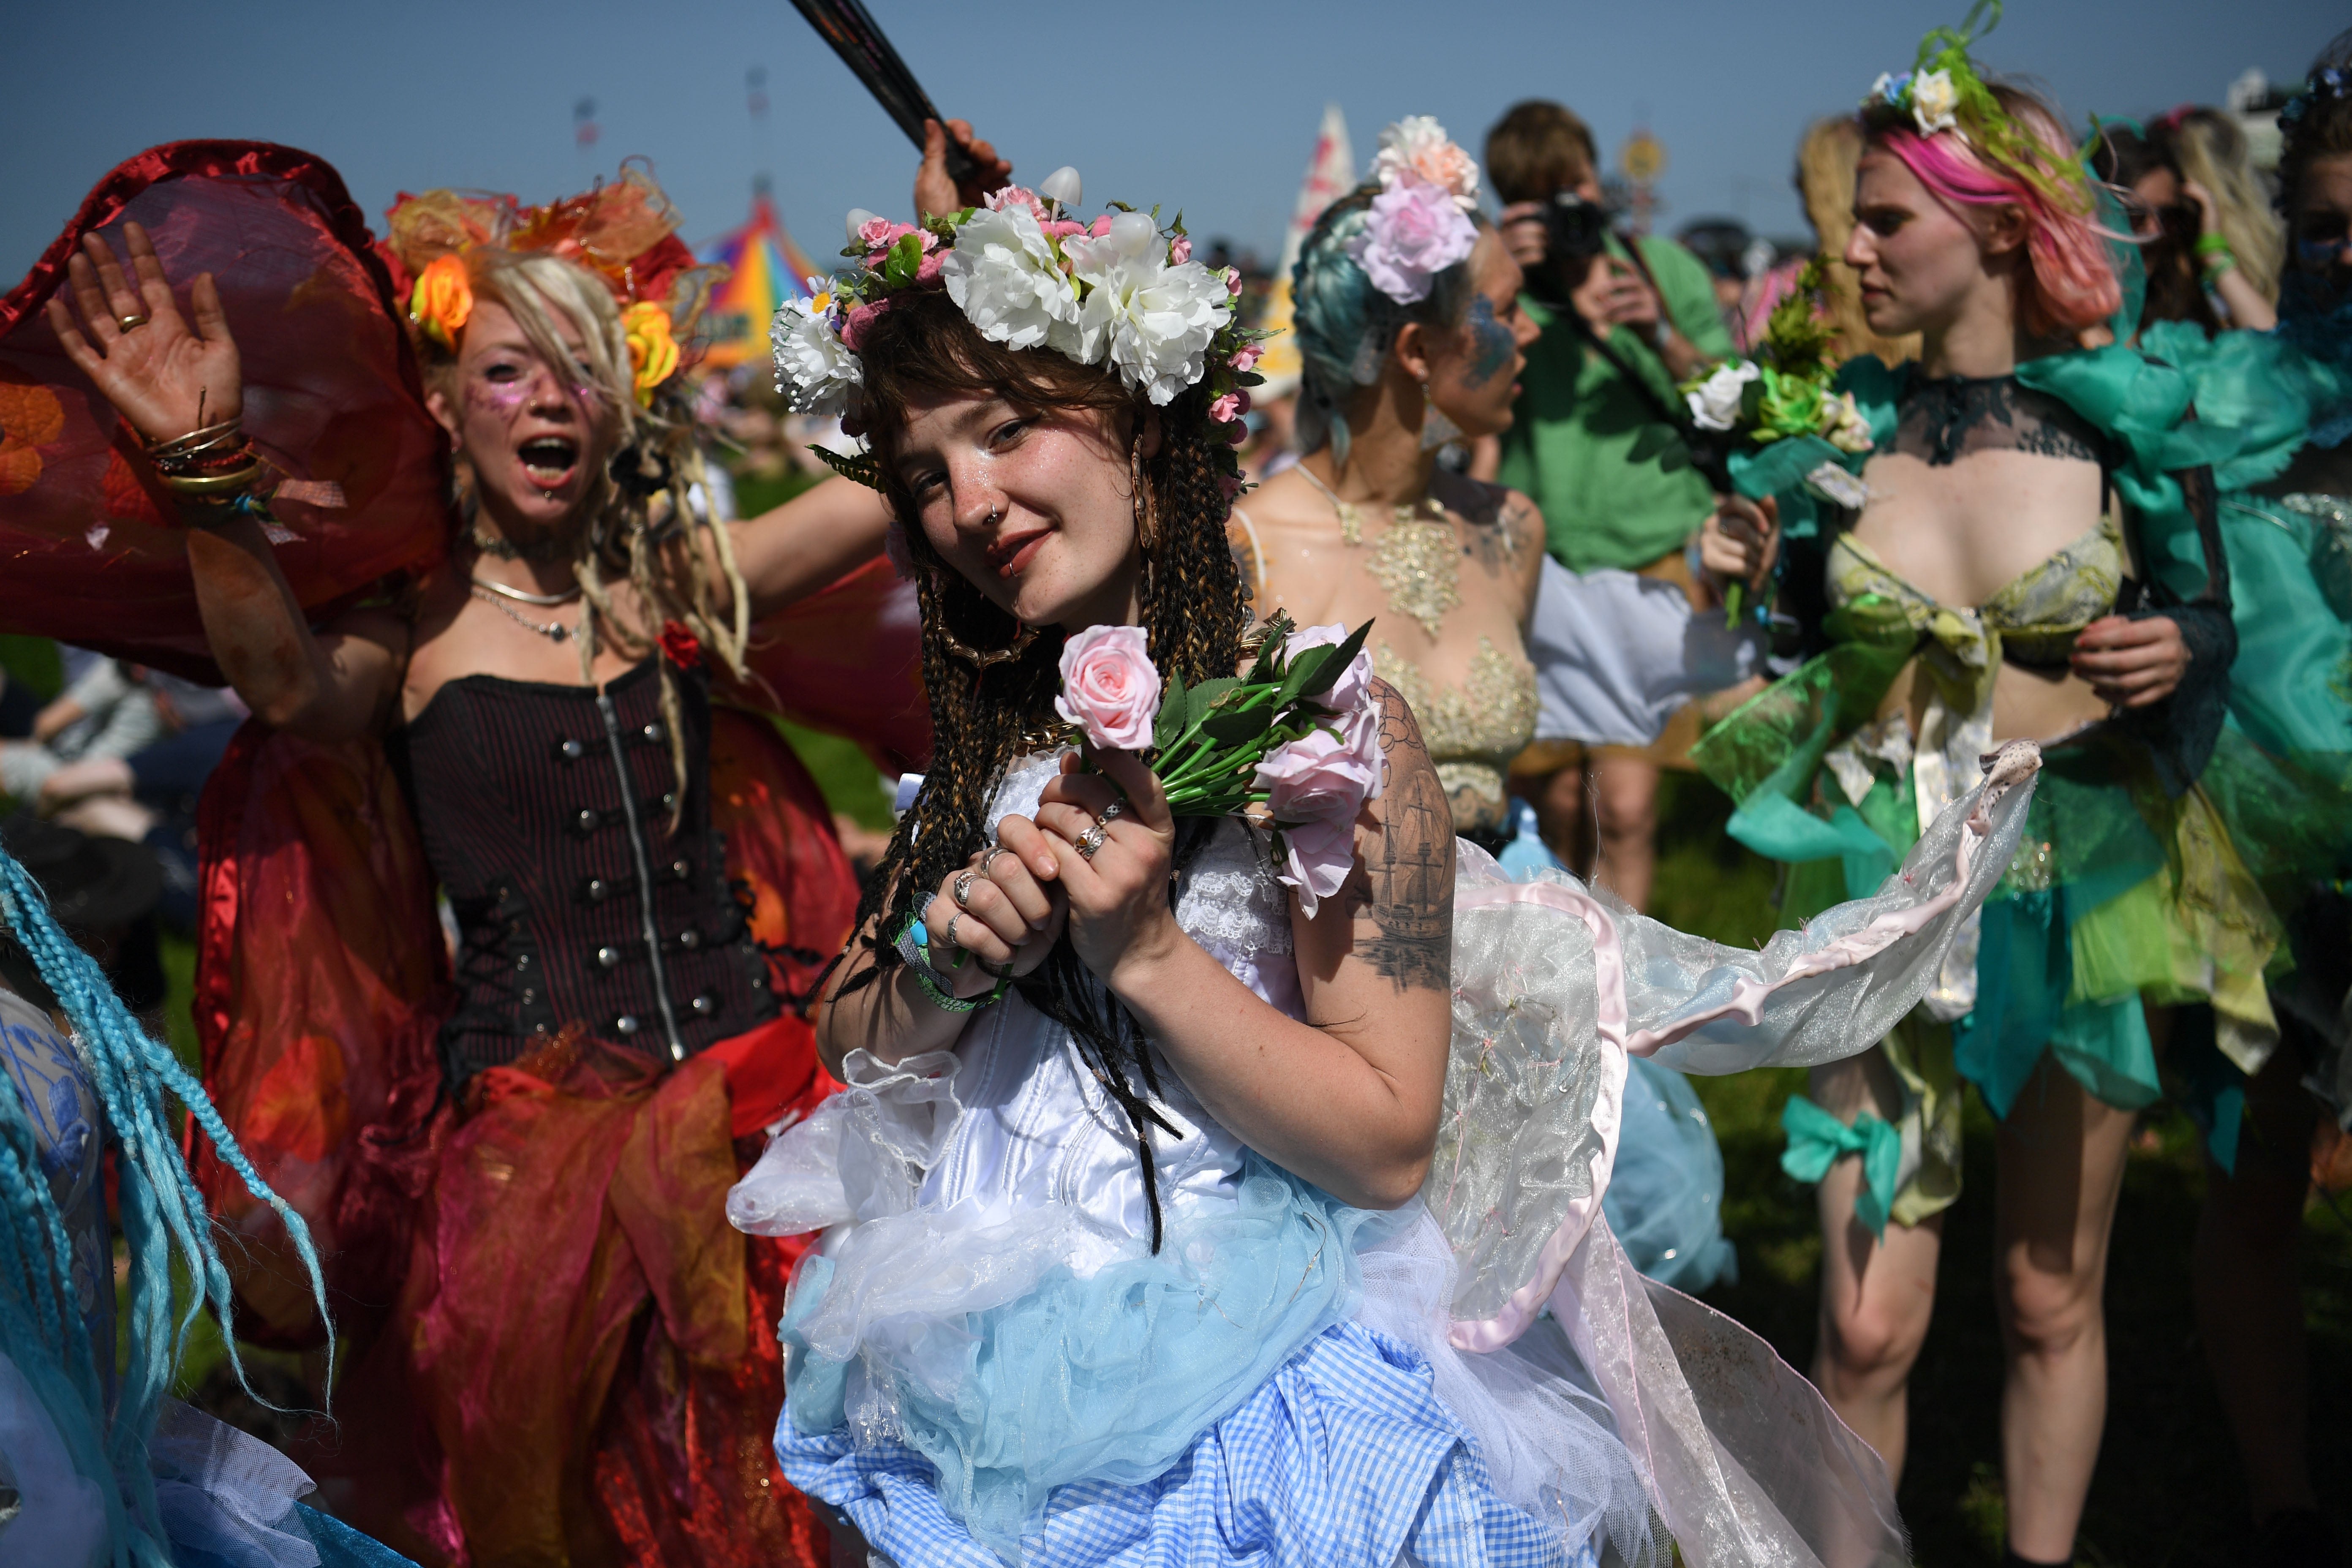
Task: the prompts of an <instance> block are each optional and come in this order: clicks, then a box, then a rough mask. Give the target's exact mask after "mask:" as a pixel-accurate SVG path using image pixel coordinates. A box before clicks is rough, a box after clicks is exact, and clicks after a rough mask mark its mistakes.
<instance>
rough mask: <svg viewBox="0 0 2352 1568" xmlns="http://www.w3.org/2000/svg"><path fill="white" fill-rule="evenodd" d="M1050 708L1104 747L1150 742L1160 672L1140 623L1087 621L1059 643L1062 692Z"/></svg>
mask: <svg viewBox="0 0 2352 1568" xmlns="http://www.w3.org/2000/svg"><path fill="white" fill-rule="evenodd" d="M1054 711H1055V712H1056V713H1059V714H1060V715H1061V716H1062V717H1063V718H1065V719H1066V720H1068V721H1070V722H1071V723H1073V724H1076V726H1077V727H1078V728H1079V730H1080V731H1083V732H1084V733H1085V735H1086V737H1087V740H1089V741H1091V742H1094V743H1095V745H1096V746H1097V747H1099V748H1102V749H1103V750H1106V751H1120V752H1140V751H1143V750H1145V749H1147V748H1148V747H1150V744H1151V721H1152V720H1153V719H1154V718H1156V717H1158V715H1159V712H1160V671H1159V669H1158V668H1156V667H1154V666H1153V664H1152V662H1151V654H1150V649H1149V647H1148V646H1147V643H1146V640H1145V637H1144V632H1143V628H1142V627H1141V626H1088V627H1087V629H1086V630H1085V631H1082V632H1080V633H1079V634H1078V635H1077V636H1076V637H1072V638H1071V639H1070V640H1069V641H1068V642H1066V643H1064V644H1063V645H1062V694H1061V695H1060V696H1059V697H1056V698H1055V699H1054Z"/></svg>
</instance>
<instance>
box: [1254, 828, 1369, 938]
mask: <svg viewBox="0 0 2352 1568" xmlns="http://www.w3.org/2000/svg"><path fill="white" fill-rule="evenodd" d="M1282 847H1283V857H1282V864H1281V865H1280V866H1278V867H1276V868H1275V873H1274V874H1275V878H1276V880H1278V881H1280V882H1282V883H1283V884H1284V885H1285V886H1286V887H1289V888H1293V889H1297V893H1298V907H1299V908H1300V909H1301V910H1304V911H1306V914H1307V919H1309V920H1313V919H1314V918H1315V910H1316V908H1317V906H1318V905H1319V904H1320V903H1321V902H1322V901H1323V900H1325V899H1328V898H1329V897H1330V896H1331V895H1332V894H1334V893H1336V892H1338V891H1339V889H1341V888H1342V887H1344V886H1345V885H1346V884H1347V880H1348V873H1349V871H1351V870H1353V869H1354V868H1355V865H1356V825H1355V824H1354V823H1353V822H1307V823H1301V824H1300V825H1299V826H1296V827H1286V828H1284V829H1283V830H1282Z"/></svg>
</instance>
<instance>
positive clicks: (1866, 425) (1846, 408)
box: [1822, 392, 1876, 452]
mask: <svg viewBox="0 0 2352 1568" xmlns="http://www.w3.org/2000/svg"><path fill="white" fill-rule="evenodd" d="M1822 437H1823V438H1824V439H1826V440H1827V441H1828V442H1829V444H1830V445H1831V446H1832V447H1836V448H1837V449H1838V450H1839V451H1841V452H1867V451H1869V450H1870V448H1871V447H1873V446H1874V445H1876V443H1875V442H1874V440H1873V439H1872V438H1871V434H1870V420H1869V418H1868V417H1867V416H1864V413H1863V412H1862V408H1861V405H1858V404H1856V403H1855V402H1854V400H1853V393H1851V392H1842V393H1840V394H1839V395H1837V396H1835V397H1832V398H1828V399H1825V400H1824V401H1823V402H1822Z"/></svg>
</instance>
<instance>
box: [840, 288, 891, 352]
mask: <svg viewBox="0 0 2352 1568" xmlns="http://www.w3.org/2000/svg"><path fill="white" fill-rule="evenodd" d="M895 299H896V296H894V295H888V294H886V295H884V296H883V297H882V298H881V299H879V300H875V301H874V302H873V303H872V304H870V305H860V306H858V307H857V309H856V310H852V311H850V312H849V320H848V321H845V322H843V323H842V327H841V345H842V347H844V348H845V349H847V350H848V351H849V352H850V353H856V352H857V345H858V343H859V342H860V341H862V340H863V339H864V338H865V336H866V328H868V327H870V326H872V325H873V324H874V323H875V321H877V320H879V319H880V318H881V317H882V316H883V314H884V313H885V312H887V310H889V309H890V306H891V304H892V302H893V301H894V300H895Z"/></svg>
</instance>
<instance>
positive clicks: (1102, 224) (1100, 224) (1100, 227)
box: [1087, 213, 1111, 239]
mask: <svg viewBox="0 0 2352 1568" xmlns="http://www.w3.org/2000/svg"><path fill="white" fill-rule="evenodd" d="M1110 218H1111V215H1110V214H1108V213H1105V214H1103V215H1102V216H1100V217H1098V218H1097V219H1095V223H1094V226H1093V227H1092V228H1090V229H1088V230H1087V238H1088V239H1104V238H1108V237H1109V235H1110Z"/></svg>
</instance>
